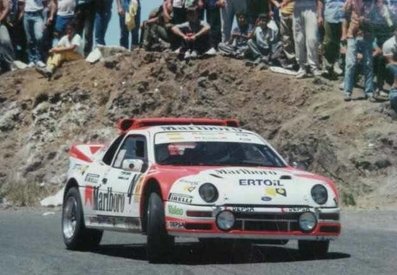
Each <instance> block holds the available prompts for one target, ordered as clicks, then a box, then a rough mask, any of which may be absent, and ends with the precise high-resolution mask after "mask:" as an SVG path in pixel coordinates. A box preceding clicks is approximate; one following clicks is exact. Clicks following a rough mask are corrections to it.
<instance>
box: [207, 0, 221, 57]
mask: <svg viewBox="0 0 397 275" xmlns="http://www.w3.org/2000/svg"><path fill="white" fill-rule="evenodd" d="M220 2H221V1H220V0H205V1H204V10H205V11H206V19H207V23H208V24H209V25H210V26H211V30H210V40H211V48H210V49H209V50H208V51H207V53H206V54H208V55H214V54H216V50H217V49H218V44H219V43H220V42H221V40H222V31H221V28H222V24H221V12H220V9H219V7H220Z"/></svg>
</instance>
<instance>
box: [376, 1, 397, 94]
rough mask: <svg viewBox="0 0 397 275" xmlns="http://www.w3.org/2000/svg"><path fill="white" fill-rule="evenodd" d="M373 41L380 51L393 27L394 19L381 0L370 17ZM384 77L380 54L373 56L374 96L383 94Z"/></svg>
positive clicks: (383, 61) (384, 65)
mask: <svg viewBox="0 0 397 275" xmlns="http://www.w3.org/2000/svg"><path fill="white" fill-rule="evenodd" d="M370 17H371V19H372V22H371V24H372V26H373V33H374V39H375V41H376V43H377V46H378V47H379V48H380V49H381V48H382V45H383V43H385V41H386V40H387V39H389V38H390V37H391V36H393V30H394V27H395V18H394V15H393V13H392V12H391V10H390V8H389V6H388V5H387V4H386V3H384V1H383V0H376V1H375V7H374V8H373V9H372V12H371V15H370ZM385 75H386V62H385V58H384V57H383V55H382V54H381V52H380V53H379V54H378V55H377V56H374V76H375V77H376V85H377V89H376V90H375V92H376V94H378V93H380V92H383V86H384V82H385V78H384V77H385Z"/></svg>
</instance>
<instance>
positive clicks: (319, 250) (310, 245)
mask: <svg viewBox="0 0 397 275" xmlns="http://www.w3.org/2000/svg"><path fill="white" fill-rule="evenodd" d="M298 248H299V253H300V254H301V256H303V257H305V258H315V259H321V258H324V257H325V256H326V255H327V253H328V249H329V241H298Z"/></svg>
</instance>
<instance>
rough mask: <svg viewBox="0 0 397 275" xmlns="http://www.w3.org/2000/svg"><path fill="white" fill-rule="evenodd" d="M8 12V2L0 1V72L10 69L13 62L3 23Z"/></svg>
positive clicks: (8, 38)
mask: <svg viewBox="0 0 397 275" xmlns="http://www.w3.org/2000/svg"><path fill="white" fill-rule="evenodd" d="M9 12H10V3H9V1H8V0H0V71H8V70H10V69H11V66H12V63H13V61H14V49H13V47H12V42H11V38H10V35H9V33H8V30H7V27H6V26H5V24H4V23H5V22H6V19H7V15H8V13H9Z"/></svg>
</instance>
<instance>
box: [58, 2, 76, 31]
mask: <svg viewBox="0 0 397 275" xmlns="http://www.w3.org/2000/svg"><path fill="white" fill-rule="evenodd" d="M75 8H76V0H58V8H57V16H56V21H55V38H57V39H60V38H61V37H63V36H64V35H65V34H66V27H67V26H68V25H69V24H70V23H71V22H72V21H73V19H74V10H75Z"/></svg>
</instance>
